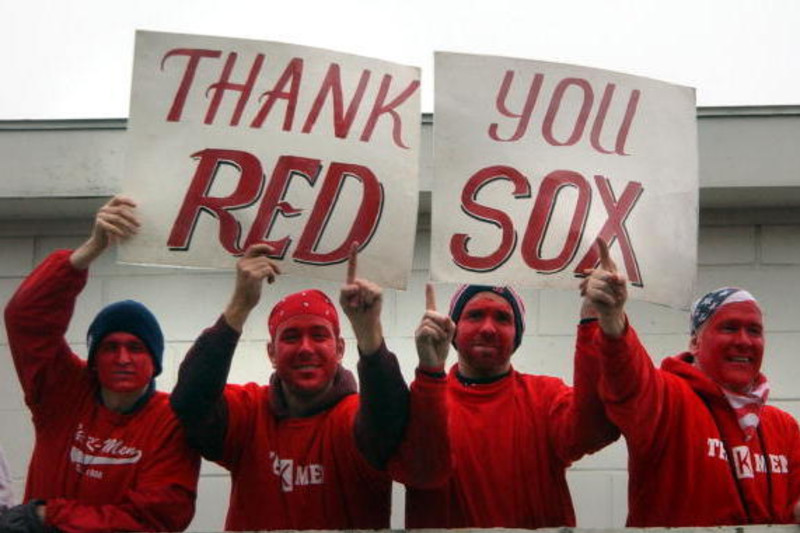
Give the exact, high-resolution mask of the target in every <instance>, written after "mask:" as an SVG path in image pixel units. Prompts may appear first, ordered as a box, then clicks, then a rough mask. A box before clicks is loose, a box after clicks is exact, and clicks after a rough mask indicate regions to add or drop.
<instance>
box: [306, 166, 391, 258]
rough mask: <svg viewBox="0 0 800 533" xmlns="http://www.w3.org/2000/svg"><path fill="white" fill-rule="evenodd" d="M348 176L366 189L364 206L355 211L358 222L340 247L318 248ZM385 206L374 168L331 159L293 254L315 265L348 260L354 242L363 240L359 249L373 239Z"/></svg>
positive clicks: (363, 194)
mask: <svg viewBox="0 0 800 533" xmlns="http://www.w3.org/2000/svg"><path fill="white" fill-rule="evenodd" d="M347 178H353V179H355V180H357V181H358V182H359V183H360V184H361V188H362V190H363V192H362V195H361V206H360V207H359V208H358V212H357V213H356V214H355V217H354V224H353V225H352V226H351V227H350V232H349V233H348V234H347V237H345V239H344V241H343V242H342V243H341V244H340V245H339V247H338V248H336V249H334V250H331V251H330V252H318V251H317V247H318V245H319V241H320V239H321V238H322V235H323V233H324V232H325V228H326V226H327V224H328V220H329V219H330V217H331V214H332V213H333V210H334V209H335V208H336V202H337V201H338V199H339V194H340V193H341V190H342V187H343V186H344V181H345V180H346V179H347ZM382 210H383V187H382V186H381V184H380V182H379V181H378V180H377V178H376V177H375V174H373V173H372V171H371V170H370V169H368V168H367V167H365V166H362V165H355V164H351V163H331V166H330V168H329V169H328V173H327V174H326V176H325V181H324V182H323V184H322V189H321V190H320V192H319V195H318V196H317V201H316V203H315V204H314V209H313V210H312V211H311V216H310V217H309V219H308V222H307V223H306V227H305V229H304V230H303V234H302V235H301V237H300V241H299V242H298V243H297V249H296V250H295V252H294V254H293V255H292V257H293V258H294V259H295V260H296V261H298V262H300V263H310V264H314V265H333V264H336V263H341V262H343V261H346V260H347V258H348V252H349V250H350V246H351V245H352V244H353V243H354V242H357V243H360V244H359V249H361V248H363V247H364V246H366V244H367V243H368V242H369V241H370V240H371V239H372V235H373V234H374V232H375V230H376V229H377V228H378V222H379V221H380V216H381V212H382Z"/></svg>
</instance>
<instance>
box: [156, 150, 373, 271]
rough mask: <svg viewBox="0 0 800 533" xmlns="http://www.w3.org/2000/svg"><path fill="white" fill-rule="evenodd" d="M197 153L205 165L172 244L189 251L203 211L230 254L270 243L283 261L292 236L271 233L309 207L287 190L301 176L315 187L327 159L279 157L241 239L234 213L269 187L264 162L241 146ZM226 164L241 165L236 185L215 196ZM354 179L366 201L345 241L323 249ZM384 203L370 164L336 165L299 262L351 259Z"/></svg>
mask: <svg viewBox="0 0 800 533" xmlns="http://www.w3.org/2000/svg"><path fill="white" fill-rule="evenodd" d="M192 157H195V158H199V163H198V166H197V170H196V171H195V174H194V177H193V178H192V183H191V184H190V186H189V188H188V190H187V192H186V196H185V198H184V200H183V205H182V206H181V209H180V211H179V212H178V216H177V218H176V219H175V222H174V223H173V226H172V230H171V232H170V235H169V238H168V240H167V245H168V246H169V248H170V249H171V250H188V249H189V246H190V244H191V238H192V235H193V233H194V230H195V227H196V224H197V220H198V218H199V216H200V214H201V213H206V214H209V215H211V216H212V217H214V218H216V219H217V221H218V222H219V242H220V244H221V245H222V247H223V248H224V249H225V250H226V251H227V252H228V253H230V254H232V255H241V254H242V253H244V250H245V249H246V248H247V247H248V246H249V245H251V244H254V243H266V244H269V245H270V246H272V247H273V249H274V252H273V253H272V254H270V256H271V257H275V258H278V259H283V258H284V257H285V255H286V253H287V251H288V248H289V246H290V245H291V242H292V239H291V238H290V237H289V236H283V237H281V238H279V239H275V238H272V240H270V232H271V231H272V228H273V226H274V225H275V223H276V221H277V219H278V216H283V217H287V218H292V217H297V216H299V215H301V214H302V213H303V211H304V209H302V208H299V207H296V206H294V205H292V204H291V203H289V202H288V201H287V200H286V199H285V196H286V193H287V191H288V189H289V187H291V185H292V179H293V178H294V177H295V176H301V177H302V178H304V179H305V180H306V182H307V183H308V184H309V185H310V186H311V187H314V186H315V185H316V183H317V178H318V177H319V174H320V172H321V170H322V163H321V161H320V160H319V159H313V158H307V157H298V156H290V155H284V156H281V157H279V158H278V161H277V163H276V165H275V169H274V170H273V172H272V177H271V178H270V179H269V182H268V185H267V187H266V193H265V194H264V198H263V199H262V201H261V204H260V205H259V208H258V212H257V213H256V216H255V219H254V220H253V224H252V226H251V227H250V231H249V233H248V235H247V238H246V239H244V242H243V243H240V239H241V235H242V228H241V224H240V222H239V221H238V220H237V219H236V217H235V216H234V214H233V211H235V210H237V209H242V208H244V207H248V206H250V205H253V204H254V203H256V202H257V201H258V199H259V197H260V196H261V194H262V192H263V185H264V176H263V172H262V167H261V164H260V163H259V161H258V159H257V158H256V157H255V156H254V155H252V154H249V153H247V152H242V151H237V150H222V149H207V150H202V151H200V152H197V153H196V154H193V156H192ZM223 165H231V166H233V167H234V168H236V169H237V171H238V179H237V182H236V188H235V190H234V192H233V193H231V194H230V195H228V196H225V197H214V196H210V194H209V191H210V190H211V188H212V186H213V184H214V180H215V179H216V178H217V175H218V171H219V169H220V167H221V166H223ZM348 179H351V180H354V181H355V182H357V183H358V184H360V186H361V190H362V195H361V204H360V206H359V207H358V209H357V210H356V212H355V213H353V222H352V225H351V226H350V228H349V230H348V231H347V235H346V237H345V238H344V241H343V242H342V243H341V244H340V245H339V246H338V247H336V248H335V249H333V250H331V251H327V252H322V251H320V250H319V246H320V241H321V240H322V237H323V235H324V234H325V230H326V228H327V225H328V221H329V220H330V218H331V216H332V215H333V213H334V211H335V210H336V207H337V205H338V201H339V198H340V194H341V191H342V189H343V187H344V185H345V182H346V180H348ZM383 203H384V193H383V185H382V184H381V183H380V181H378V178H377V177H376V176H375V174H374V173H373V172H372V171H371V170H370V169H369V168H367V167H365V166H363V165H357V164H353V163H342V162H334V163H331V165H330V167H329V168H328V171H327V173H326V175H325V179H324V180H322V186H321V188H320V191H319V193H318V195H317V198H316V200H315V202H314V207H313V209H311V212H310V214H309V216H308V220H307V221H306V222H305V225H304V227H303V231H302V233H301V235H300V238H299V240H298V244H297V248H296V249H295V251H294V253H293V255H292V257H293V258H294V259H295V260H296V261H297V262H301V263H311V264H317V265H331V264H336V263H341V262H343V261H346V260H347V257H348V252H349V250H350V246H351V245H352V243H354V242H358V243H360V248H363V247H364V246H366V245H367V244H368V243H369V241H370V240H371V239H372V237H373V235H374V234H375V231H376V230H377V228H378V225H379V223H380V219H381V213H382V211H383Z"/></svg>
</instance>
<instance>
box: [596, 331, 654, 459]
mask: <svg viewBox="0 0 800 533" xmlns="http://www.w3.org/2000/svg"><path fill="white" fill-rule="evenodd" d="M596 338H597V339H598V342H599V345H600V351H601V359H600V360H601V365H600V368H601V372H602V378H601V381H600V396H601V398H602V399H603V402H604V403H605V407H606V412H607V413H608V416H609V418H610V419H611V420H612V422H614V423H615V424H616V425H617V427H619V428H620V430H621V431H622V433H623V434H624V435H625V438H626V439H627V440H628V441H629V444H631V443H633V444H635V446H634V448H635V449H650V448H651V444H652V443H653V439H657V438H658V430H659V428H660V427H661V426H662V425H663V424H665V423H666V422H667V421H666V420H665V417H666V414H667V409H666V404H667V398H666V394H667V387H666V384H665V382H664V377H663V376H662V375H661V371H659V370H658V369H657V368H656V367H655V366H654V365H653V362H652V360H651V359H650V356H649V354H648V353H647V351H646V350H645V348H644V346H643V345H642V343H641V341H640V340H639V337H638V335H637V334H636V332H635V331H634V329H633V327H631V326H630V325H628V326H627V327H626V328H625V331H624V333H623V334H622V336H620V337H619V338H616V339H614V338H610V337H608V336H606V335H605V334H604V333H603V332H602V330H600V329H599V328H598V330H597V335H596Z"/></svg>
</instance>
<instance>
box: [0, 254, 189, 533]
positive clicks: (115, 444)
mask: <svg viewBox="0 0 800 533" xmlns="http://www.w3.org/2000/svg"><path fill="white" fill-rule="evenodd" d="M69 256H70V252H69V251H59V252H56V253H54V254H52V255H51V256H49V257H48V258H47V259H46V260H45V261H44V262H43V263H42V264H41V265H40V266H39V267H38V268H36V269H35V270H34V271H33V273H31V275H30V276H29V277H28V278H27V279H26V280H25V281H24V282H23V283H22V285H21V286H20V287H19V289H17V292H16V293H15V294H14V296H13V297H12V299H11V301H10V302H9V303H8V306H7V307H6V311H5V323H6V329H7V331H8V340H9V345H10V347H11V354H12V356H13V358H14V364H15V365H16V369H17V374H18V375H19V380H20V383H21V385H22V389H23V391H24V392H25V402H26V404H27V405H28V407H29V408H30V410H31V413H32V414H33V424H34V428H35V432H36V443H35V447H34V451H33V456H32V458H31V462H30V466H29V469H28V480H27V485H26V487H25V501H28V500H31V499H44V500H46V501H47V524H48V525H51V526H55V527H56V528H58V529H59V530H61V531H64V532H75V533H78V532H93V531H97V532H101V531H180V530H183V529H185V528H186V527H187V526H188V525H189V522H190V521H191V519H192V516H193V515H194V501H195V493H196V488H197V476H198V474H199V468H200V461H199V456H198V455H197V454H196V453H195V452H192V451H190V450H189V448H188V447H187V445H186V443H185V438H184V434H183V431H182V430H181V429H180V427H179V425H178V422H177V420H176V419H175V417H174V415H173V414H172V411H171V409H170V406H169V400H168V396H167V395H166V394H164V393H160V392H155V393H154V394H153V395H152V396H149V397H147V398H145V399H144V400H143V401H142V402H141V403H140V404H139V405H138V406H137V407H136V409H135V410H134V412H132V413H131V414H119V413H115V412H113V411H110V410H108V409H106V408H105V407H103V405H102V404H101V402H100V401H99V392H100V391H99V385H98V383H97V380H96V378H95V376H94V375H93V373H92V372H90V371H89V370H88V369H87V368H86V363H85V362H84V361H82V360H81V359H80V358H78V356H77V355H75V354H74V353H72V351H71V350H70V348H69V346H68V345H67V342H66V340H65V338H64V335H65V333H66V330H67V327H68V325H69V321H70V319H71V318H72V313H73V310H74V306H75V299H76V298H77V296H78V294H79V293H80V292H81V290H82V289H83V287H84V285H85V284H86V277H87V272H86V271H78V270H75V269H74V268H73V267H72V265H71V264H70V262H69Z"/></svg>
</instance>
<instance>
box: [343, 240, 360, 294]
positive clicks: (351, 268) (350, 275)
mask: <svg viewBox="0 0 800 533" xmlns="http://www.w3.org/2000/svg"><path fill="white" fill-rule="evenodd" d="M357 269H358V243H357V242H354V243H353V244H351V245H350V253H349V254H348V257H347V280H346V283H347V284H348V285H351V284H353V283H355V281H356V271H357Z"/></svg>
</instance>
